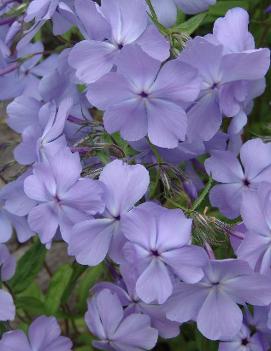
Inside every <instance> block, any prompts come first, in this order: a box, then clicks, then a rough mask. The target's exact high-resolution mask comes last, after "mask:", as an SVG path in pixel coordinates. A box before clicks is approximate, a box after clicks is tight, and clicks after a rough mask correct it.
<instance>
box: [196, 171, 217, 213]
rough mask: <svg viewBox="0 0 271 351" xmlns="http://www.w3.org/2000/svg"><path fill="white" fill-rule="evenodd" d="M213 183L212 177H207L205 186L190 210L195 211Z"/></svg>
mask: <svg viewBox="0 0 271 351" xmlns="http://www.w3.org/2000/svg"><path fill="white" fill-rule="evenodd" d="M212 184H213V179H212V178H211V177H209V180H208V183H207V184H206V186H205V188H204V189H203V190H202V192H201V194H200V196H199V197H198V198H197V199H196V200H195V201H194V203H193V205H192V208H191V210H192V211H195V210H196V209H197V208H198V207H199V206H200V205H201V203H202V202H203V200H204V199H205V198H206V196H207V195H208V193H209V191H210V189H211V187H212Z"/></svg>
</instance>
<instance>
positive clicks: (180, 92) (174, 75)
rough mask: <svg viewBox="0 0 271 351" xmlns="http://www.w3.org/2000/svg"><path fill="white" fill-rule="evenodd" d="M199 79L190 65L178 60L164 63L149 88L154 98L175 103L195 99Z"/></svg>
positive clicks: (197, 93)
mask: <svg viewBox="0 0 271 351" xmlns="http://www.w3.org/2000/svg"><path fill="white" fill-rule="evenodd" d="M200 84H201V80H200V78H199V76H198V72H197V70H196V69H195V68H193V67H192V66H190V65H188V64H186V63H183V62H181V61H179V60H172V61H169V62H167V63H165V64H164V66H163V67H162V68H161V70H160V72H159V75H158V76H157V79H156V80H155V82H154V84H153V85H152V88H151V91H152V93H151V95H152V96H153V97H155V98H161V99H164V100H170V101H173V102H176V103H180V102H182V101H185V102H192V101H195V100H196V98H197V97H198V95H199V92H200Z"/></svg>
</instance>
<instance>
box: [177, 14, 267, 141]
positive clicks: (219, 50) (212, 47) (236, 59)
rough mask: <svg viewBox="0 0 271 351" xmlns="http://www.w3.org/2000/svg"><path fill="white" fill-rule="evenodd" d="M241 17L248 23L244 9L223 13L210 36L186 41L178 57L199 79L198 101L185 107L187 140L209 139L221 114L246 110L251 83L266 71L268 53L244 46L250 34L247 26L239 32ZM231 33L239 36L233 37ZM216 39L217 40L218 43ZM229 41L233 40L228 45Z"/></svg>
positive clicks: (219, 123)
mask: <svg viewBox="0 0 271 351" xmlns="http://www.w3.org/2000/svg"><path fill="white" fill-rule="evenodd" d="M232 17H233V24H232V23H231V18H232ZM244 17H247V20H248V15H247V13H246V11H245V10H241V9H234V10H231V11H230V12H227V14H226V16H225V18H224V19H219V20H218V21H219V22H218V23H216V24H215V29H214V33H215V34H214V35H208V36H206V37H204V38H202V37H196V38H195V39H192V40H190V41H189V42H188V43H187V46H186V47H185V49H184V50H183V51H182V52H181V54H180V56H179V58H178V59H179V60H180V61H181V62H185V63H188V64H190V65H191V66H193V67H195V68H197V69H198V71H199V75H200V77H201V78H202V85H201V93H200V96H199V99H198V100H197V101H196V103H195V104H192V105H191V106H190V107H189V108H188V121H189V124H188V137H189V138H190V139H191V140H197V139H201V140H205V141H206V140H209V139H211V138H212V137H213V136H214V134H215V133H216V132H217V131H218V129H219V127H220V125H221V122H222V116H223V115H225V116H228V117H235V116H236V115H238V114H239V113H241V112H242V111H244V110H246V107H247V105H248V103H249V102H250V101H249V99H250V98H251V95H253V94H252V93H251V89H252V88H253V84H252V85H251V82H253V83H255V82H257V81H258V80H261V79H263V78H264V76H265V74H266V73H267V71H268V68H269V65H270V51H269V49H258V50H256V49H255V46H251V43H249V44H248V39H247V38H248V37H249V38H250V39H251V35H250V33H249V32H248V31H247V23H246V25H243V26H242V28H241V32H240V28H239V21H238V18H240V22H241V23H243V20H244ZM231 24H232V25H231ZM233 32H238V33H239V32H240V33H239V35H238V37H236V36H233V35H232V33H233ZM217 38H218V39H220V38H221V42H220V41H219V40H218V39H217ZM224 38H227V40H226V39H225V40H224ZM230 38H236V39H235V40H233V41H232V43H230V40H231V39H230ZM250 41H251V40H250ZM224 42H225V45H226V46H224ZM248 47H249V50H248V49H247V48H248ZM199 57H200V60H199V59H198V58H199ZM256 96H257V95H256ZM245 122H246V121H245ZM238 123H239V124H240V125H241V126H239V129H240V128H242V123H243V122H242V119H241V121H238Z"/></svg>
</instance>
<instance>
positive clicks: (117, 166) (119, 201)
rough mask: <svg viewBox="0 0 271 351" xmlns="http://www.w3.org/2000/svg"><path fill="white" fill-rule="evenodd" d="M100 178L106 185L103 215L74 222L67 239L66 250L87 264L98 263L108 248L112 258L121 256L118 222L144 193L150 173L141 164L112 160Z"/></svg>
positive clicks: (80, 261) (122, 239)
mask: <svg viewBox="0 0 271 351" xmlns="http://www.w3.org/2000/svg"><path fill="white" fill-rule="evenodd" d="M99 180H100V182H101V183H103V185H104V189H105V211H104V213H103V216H102V217H103V218H99V219H90V220H87V221H84V222H82V223H79V224H77V225H76V226H75V227H74V229H73V233H72V235H71V240H70V241H69V254H70V255H74V256H75V257H76V260H77V261H78V262H79V263H81V264H84V265H89V266H95V265H97V264H98V263H100V262H101V261H102V260H103V259H104V258H105V256H106V254H107V253H108V251H109V250H110V256H111V257H112V258H113V259H114V260H118V259H119V258H120V257H119V256H121V252H120V249H121V245H122V242H123V241H124V238H123V236H122V234H121V233H120V230H119V223H120V221H121V220H122V216H123V215H124V214H125V213H127V212H128V211H130V210H131V209H132V208H133V206H134V205H135V204H136V203H137V202H138V201H139V200H140V199H141V198H142V196H143V195H144V194H145V193H146V191H147V189H148V186H149V182H150V177H149V173H148V171H147V170H146V168H145V167H143V166H141V165H133V166H130V165H128V164H126V163H124V162H122V161H120V160H115V161H112V162H110V163H108V164H107V165H106V166H105V167H104V169H103V171H102V173H101V175H100V178H99Z"/></svg>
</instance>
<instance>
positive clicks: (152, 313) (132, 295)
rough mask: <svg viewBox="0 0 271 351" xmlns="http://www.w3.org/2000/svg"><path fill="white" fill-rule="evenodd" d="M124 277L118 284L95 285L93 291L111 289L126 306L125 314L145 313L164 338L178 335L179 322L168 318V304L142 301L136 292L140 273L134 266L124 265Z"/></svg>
mask: <svg viewBox="0 0 271 351" xmlns="http://www.w3.org/2000/svg"><path fill="white" fill-rule="evenodd" d="M120 272H121V277H122V279H121V280H120V281H119V282H118V285H116V284H113V283H108V282H101V283H98V284H96V285H95V286H94V288H93V289H92V291H93V292H95V293H97V292H99V291H101V290H103V289H109V290H110V291H111V292H112V293H114V294H116V295H117V296H118V298H119V300H120V302H121V304H122V306H123V307H124V308H125V315H129V314H131V313H143V314H145V315H147V316H149V317H150V320H151V326H152V327H153V328H155V329H157V330H158V332H159V335H160V336H161V337H163V338H166V339H167V338H173V337H176V336H177V335H178V334H179V332H180V330H179V323H176V322H172V321H170V320H168V319H167V318H166V312H167V310H166V308H165V307H166V306H165V305H163V304H162V305H158V304H147V303H145V302H144V301H142V300H141V299H140V298H139V297H138V295H137V293H136V281H137V278H138V274H137V272H136V270H135V269H134V267H132V268H131V267H128V266H127V265H124V266H122V267H121V269H120Z"/></svg>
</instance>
